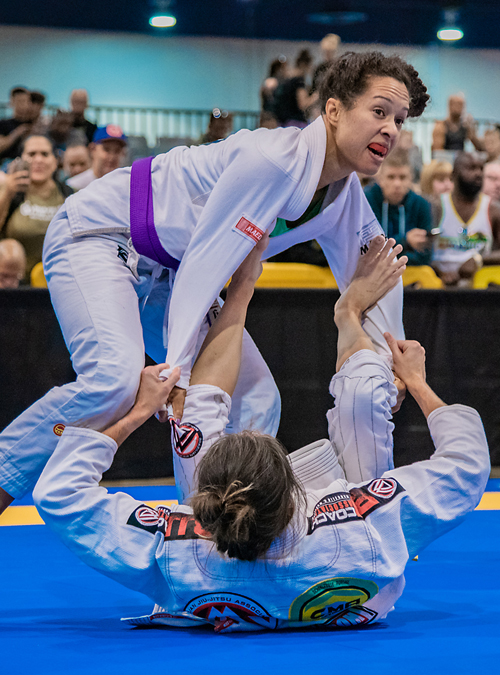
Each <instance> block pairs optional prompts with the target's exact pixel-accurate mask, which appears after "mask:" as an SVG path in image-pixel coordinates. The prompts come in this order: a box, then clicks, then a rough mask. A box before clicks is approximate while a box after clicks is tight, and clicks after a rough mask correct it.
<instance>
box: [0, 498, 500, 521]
mask: <svg viewBox="0 0 500 675" xmlns="http://www.w3.org/2000/svg"><path fill="white" fill-rule="evenodd" d="M144 503H145V504H148V506H152V507H153V508H155V507H157V506H159V505H160V504H164V505H165V506H170V505H171V504H177V500H176V499H166V500H165V499H163V500H157V501H145V502H144ZM476 511H500V492H485V493H484V495H483V497H482V499H481V502H480V503H479V506H478V507H477V508H476ZM44 524H45V523H44V522H43V520H42V519H41V518H40V516H39V514H38V511H37V510H36V507H35V506H9V508H8V509H6V510H5V512H4V513H3V514H2V515H1V516H0V527H1V526H9V525H44Z"/></svg>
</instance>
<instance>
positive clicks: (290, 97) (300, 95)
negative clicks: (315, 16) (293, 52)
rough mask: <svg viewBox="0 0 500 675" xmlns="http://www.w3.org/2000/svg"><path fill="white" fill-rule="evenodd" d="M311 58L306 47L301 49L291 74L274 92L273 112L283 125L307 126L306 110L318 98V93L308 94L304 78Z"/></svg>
mask: <svg viewBox="0 0 500 675" xmlns="http://www.w3.org/2000/svg"><path fill="white" fill-rule="evenodd" d="M312 65H313V58H312V56H311V54H310V52H309V50H308V49H303V50H302V51H301V52H299V55H298V56H297V58H296V59H295V69H294V70H293V72H292V74H291V76H290V77H289V78H287V79H286V80H283V82H281V84H280V85H279V86H278V88H277V89H276V92H275V94H274V110H273V112H274V114H275V115H276V118H277V119H278V122H279V123H280V125H281V126H283V127H300V128H301V129H303V128H304V127H305V126H307V117H306V114H305V113H306V110H307V109H308V108H309V106H311V105H312V104H313V103H316V101H317V100H318V95H317V93H316V92H315V93H314V94H311V95H309V90H308V87H307V85H306V78H307V76H308V75H309V74H310V73H311V70H312Z"/></svg>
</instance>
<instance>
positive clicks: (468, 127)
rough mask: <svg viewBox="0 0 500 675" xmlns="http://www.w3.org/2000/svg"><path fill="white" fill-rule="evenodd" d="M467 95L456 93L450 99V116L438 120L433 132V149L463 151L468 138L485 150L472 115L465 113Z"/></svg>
mask: <svg viewBox="0 0 500 675" xmlns="http://www.w3.org/2000/svg"><path fill="white" fill-rule="evenodd" d="M464 113H465V97H464V95H463V94H454V95H453V96H450V98H449V99H448V117H447V118H446V119H445V120H442V121H439V122H436V124H435V126H434V131H433V132H432V150H433V151H434V150H455V151H458V152H463V150H464V144H465V141H466V140H469V141H471V142H472V144H473V146H474V147H475V148H476V150H483V143H482V141H481V140H480V139H479V138H478V137H477V134H476V125H475V122H474V119H473V118H472V115H467V116H465V115H464Z"/></svg>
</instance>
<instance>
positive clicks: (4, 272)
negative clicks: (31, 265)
mask: <svg viewBox="0 0 500 675" xmlns="http://www.w3.org/2000/svg"><path fill="white" fill-rule="evenodd" d="M25 274H26V253H25V251H24V248H23V246H22V244H20V243H19V242H18V241H17V240H16V239H1V240H0V289H2V288H7V289H9V290H12V289H15V288H19V284H20V283H21V281H22V280H23V279H24V277H25Z"/></svg>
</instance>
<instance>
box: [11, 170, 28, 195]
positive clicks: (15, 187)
mask: <svg viewBox="0 0 500 675" xmlns="http://www.w3.org/2000/svg"><path fill="white" fill-rule="evenodd" d="M29 184H30V174H29V171H14V173H7V175H6V177H5V189H6V190H7V192H8V193H9V194H11V195H12V196H14V195H15V194H16V193H17V192H26V191H27V189H28V187H29Z"/></svg>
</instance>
